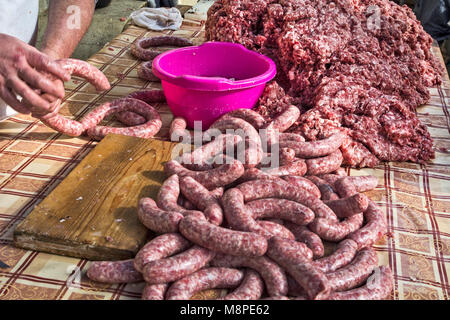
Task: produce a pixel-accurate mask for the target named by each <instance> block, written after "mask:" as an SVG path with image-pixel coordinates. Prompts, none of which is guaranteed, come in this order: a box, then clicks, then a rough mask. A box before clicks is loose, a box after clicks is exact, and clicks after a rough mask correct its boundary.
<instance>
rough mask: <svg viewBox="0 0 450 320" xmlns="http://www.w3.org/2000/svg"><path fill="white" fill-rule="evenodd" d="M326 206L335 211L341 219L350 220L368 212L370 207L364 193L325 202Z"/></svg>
mask: <svg viewBox="0 0 450 320" xmlns="http://www.w3.org/2000/svg"><path fill="white" fill-rule="evenodd" d="M325 204H326V205H327V206H329V207H330V208H331V210H333V211H334V213H335V214H336V215H337V216H338V217H339V218H348V217H351V216H354V215H355V214H359V213H361V212H364V211H366V209H367V206H368V205H369V198H367V196H365V195H364V194H362V193H357V194H355V195H353V196H351V197H348V198H343V199H338V200H329V201H325Z"/></svg>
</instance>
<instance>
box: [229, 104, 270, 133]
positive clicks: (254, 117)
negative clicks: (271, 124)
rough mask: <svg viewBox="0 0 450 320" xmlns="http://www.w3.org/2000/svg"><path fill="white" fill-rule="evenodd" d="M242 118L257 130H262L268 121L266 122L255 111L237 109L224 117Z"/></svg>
mask: <svg viewBox="0 0 450 320" xmlns="http://www.w3.org/2000/svg"><path fill="white" fill-rule="evenodd" d="M230 117H231V118H240V119H242V120H244V121H247V122H248V123H250V124H251V125H252V126H253V127H254V128H255V129H259V128H262V127H263V126H264V124H265V123H266V120H264V117H263V116H262V115H260V114H259V113H258V112H256V111H253V110H252V109H245V108H242V109H236V110H233V111H230V112H228V113H226V114H225V115H223V116H222V118H223V119H227V118H230Z"/></svg>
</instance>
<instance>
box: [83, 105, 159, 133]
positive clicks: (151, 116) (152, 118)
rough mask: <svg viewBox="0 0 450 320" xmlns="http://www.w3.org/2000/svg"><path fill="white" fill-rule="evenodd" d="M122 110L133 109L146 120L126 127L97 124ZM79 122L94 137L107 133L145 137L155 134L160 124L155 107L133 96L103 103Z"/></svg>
mask: <svg viewBox="0 0 450 320" xmlns="http://www.w3.org/2000/svg"><path fill="white" fill-rule="evenodd" d="M122 111H134V112H136V113H139V114H140V115H142V116H144V117H145V118H146V120H147V122H146V123H144V124H141V125H137V126H133V127H127V128H115V127H105V126H99V125H98V124H99V123H100V121H102V119H103V118H104V117H106V116H108V115H110V114H114V113H117V112H122ZM81 123H82V124H83V125H84V127H85V128H87V131H86V132H87V134H88V135H89V136H90V137H91V138H94V139H101V138H103V137H104V136H106V135H107V134H108V133H115V134H123V135H129V136H135V137H140V138H145V139H147V138H150V137H153V136H154V135H155V134H157V133H158V131H159V130H160V129H161V126H162V121H161V117H160V116H159V113H158V111H157V110H156V109H154V108H153V107H152V106H150V105H149V104H147V103H145V102H143V101H141V100H137V99H133V98H123V99H118V100H114V101H112V102H107V103H104V104H102V105H100V106H98V107H97V108H95V109H94V110H92V111H91V112H90V113H89V114H88V115H86V117H84V118H83V119H82V120H81Z"/></svg>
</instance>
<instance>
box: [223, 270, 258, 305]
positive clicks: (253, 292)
mask: <svg viewBox="0 0 450 320" xmlns="http://www.w3.org/2000/svg"><path fill="white" fill-rule="evenodd" d="M263 292H264V282H263V280H262V278H261V276H260V275H259V274H258V273H257V272H255V271H253V270H252V269H247V270H245V276H244V279H242V282H241V284H240V285H239V287H237V288H236V289H234V290H233V291H232V292H230V293H228V294H227V295H226V296H225V297H223V298H221V299H219V300H258V299H259V298H261V296H262V294H263Z"/></svg>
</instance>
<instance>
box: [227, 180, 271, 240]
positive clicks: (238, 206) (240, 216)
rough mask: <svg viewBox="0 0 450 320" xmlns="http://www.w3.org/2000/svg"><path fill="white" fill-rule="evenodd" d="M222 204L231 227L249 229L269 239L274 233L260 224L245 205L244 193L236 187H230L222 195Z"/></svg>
mask: <svg viewBox="0 0 450 320" xmlns="http://www.w3.org/2000/svg"><path fill="white" fill-rule="evenodd" d="M222 205H223V208H224V213H225V217H226V220H227V222H228V225H229V227H230V228H231V229H236V230H241V231H249V232H255V233H257V234H260V235H261V236H263V237H265V238H267V239H269V238H270V237H272V233H270V232H269V231H268V230H266V229H265V228H263V227H262V226H260V225H259V224H258V223H257V222H256V221H255V219H253V216H252V214H251V212H250V211H248V210H247V208H246V206H245V205H244V195H243V194H242V193H241V192H240V191H239V190H238V189H235V188H232V189H228V190H227V191H226V192H225V193H224V195H223V197H222Z"/></svg>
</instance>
